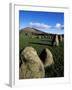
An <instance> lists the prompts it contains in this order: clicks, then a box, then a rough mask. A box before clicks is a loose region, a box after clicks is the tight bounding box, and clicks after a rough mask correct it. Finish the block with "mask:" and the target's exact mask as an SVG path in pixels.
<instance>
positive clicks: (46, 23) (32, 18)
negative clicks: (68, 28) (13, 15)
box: [19, 10, 64, 34]
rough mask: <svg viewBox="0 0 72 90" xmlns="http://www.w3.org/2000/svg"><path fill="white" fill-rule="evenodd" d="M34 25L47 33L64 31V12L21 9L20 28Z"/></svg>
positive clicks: (61, 32)
mask: <svg viewBox="0 0 72 90" xmlns="http://www.w3.org/2000/svg"><path fill="white" fill-rule="evenodd" d="M25 27H32V28H36V29H39V30H41V31H44V32H47V33H58V34H63V33H64V13H61V12H40V11H24V10H20V11H19V29H22V28H25Z"/></svg>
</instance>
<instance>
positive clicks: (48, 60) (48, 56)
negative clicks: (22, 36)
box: [40, 48, 54, 68]
mask: <svg viewBox="0 0 72 90" xmlns="http://www.w3.org/2000/svg"><path fill="white" fill-rule="evenodd" d="M40 59H41V60H42V62H43V64H44V67H45V68H46V67H48V66H50V65H52V64H54V60H53V55H52V53H51V51H50V50H49V49H48V48H45V49H44V50H43V51H42V52H41V54H40Z"/></svg>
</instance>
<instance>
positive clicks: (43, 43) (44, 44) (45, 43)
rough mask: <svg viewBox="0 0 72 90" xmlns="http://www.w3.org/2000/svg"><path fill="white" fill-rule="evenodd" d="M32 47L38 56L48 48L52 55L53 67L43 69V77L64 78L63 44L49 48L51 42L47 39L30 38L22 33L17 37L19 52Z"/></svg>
mask: <svg viewBox="0 0 72 90" xmlns="http://www.w3.org/2000/svg"><path fill="white" fill-rule="evenodd" d="M27 46H32V47H33V48H35V49H36V50H37V53H38V55H40V53H41V51H42V50H43V49H44V48H49V49H50V51H51V52H52V54H53V59H54V62H55V63H54V65H52V66H50V67H47V68H46V69H45V77H46V78H48V77H63V76H64V42H61V43H60V45H59V46H58V47H57V46H51V40H50V39H49V38H42V39H39V38H32V37H31V36H27V35H25V34H24V33H20V36H19V48H20V50H21V49H23V48H25V47H27Z"/></svg>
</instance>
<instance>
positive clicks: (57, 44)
mask: <svg viewBox="0 0 72 90" xmlns="http://www.w3.org/2000/svg"><path fill="white" fill-rule="evenodd" d="M55 45H56V46H59V39H58V35H56V38H55Z"/></svg>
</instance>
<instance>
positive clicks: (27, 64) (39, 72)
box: [19, 47, 45, 79]
mask: <svg viewBox="0 0 72 90" xmlns="http://www.w3.org/2000/svg"><path fill="white" fill-rule="evenodd" d="M21 61H22V64H21V66H20V69H19V78H20V79H26V78H43V77H44V76H45V70H44V65H43V63H42V61H41V60H40V58H39V56H38V55H37V52H36V50H35V49H34V48H32V47H26V48H25V49H24V50H23V51H22V53H21Z"/></svg>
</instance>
